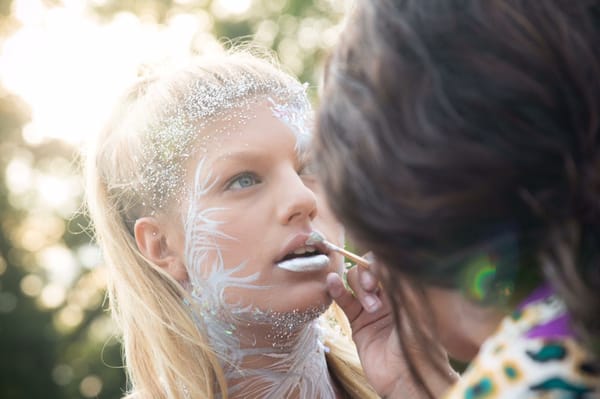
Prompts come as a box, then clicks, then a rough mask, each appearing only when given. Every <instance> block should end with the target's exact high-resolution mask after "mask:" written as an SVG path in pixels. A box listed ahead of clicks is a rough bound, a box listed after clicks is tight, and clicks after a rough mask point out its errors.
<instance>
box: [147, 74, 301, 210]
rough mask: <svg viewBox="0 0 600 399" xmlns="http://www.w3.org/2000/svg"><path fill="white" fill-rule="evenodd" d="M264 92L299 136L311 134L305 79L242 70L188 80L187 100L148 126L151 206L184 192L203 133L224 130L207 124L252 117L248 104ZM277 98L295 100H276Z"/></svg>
mask: <svg viewBox="0 0 600 399" xmlns="http://www.w3.org/2000/svg"><path fill="white" fill-rule="evenodd" d="M260 97H265V98H269V99H271V101H272V103H274V104H276V108H274V109H276V110H277V111H276V112H277V113H278V114H279V115H281V117H282V118H285V120H286V121H289V122H288V125H289V126H290V127H292V129H294V131H295V133H296V134H297V136H298V141H299V142H300V137H304V136H306V135H307V134H308V129H306V128H302V126H304V125H303V123H304V122H303V120H302V118H303V117H305V115H306V114H307V113H309V112H308V111H309V109H310V106H309V104H308V100H307V99H306V93H305V90H304V88H303V87H302V86H301V85H300V84H297V83H293V82H291V81H290V82H289V84H286V85H284V84H283V83H281V82H277V81H271V82H269V81H265V82H260V83H256V82H255V79H254V78H253V77H252V76H249V75H244V74H241V75H240V76H239V77H238V79H236V80H235V81H224V82H223V81H222V82H219V83H207V82H205V81H200V80H195V81H192V82H191V83H189V84H188V85H187V87H186V88H185V90H184V93H183V94H182V95H181V96H180V98H183V101H177V102H176V103H174V104H171V106H170V107H167V108H166V109H165V110H164V111H163V112H162V115H161V116H158V121H157V122H156V123H153V124H151V126H150V127H149V128H148V129H147V131H146V132H145V134H146V136H147V138H148V143H149V145H148V146H147V147H146V148H144V150H143V156H144V159H145V160H146V162H144V163H143V165H144V166H143V167H144V169H143V171H142V176H143V177H142V190H143V191H144V193H145V197H146V198H149V199H150V202H151V207H152V208H154V209H162V208H164V207H165V206H166V205H167V204H168V203H169V201H171V200H173V199H177V198H181V194H182V193H183V187H184V184H183V181H184V177H185V174H186V171H185V162H186V160H187V159H189V158H190V157H193V156H194V155H195V153H196V152H197V151H198V149H199V147H200V145H199V144H200V143H201V142H202V140H200V139H201V138H202V137H210V136H212V135H217V134H219V133H222V132H220V131H214V132H206V131H204V129H205V128H206V126H207V125H208V124H209V123H210V122H213V121H214V120H216V119H219V120H223V121H225V122H232V123H243V122H244V121H246V120H247V119H248V118H249V117H250V116H249V115H248V107H249V106H250V105H252V104H255V103H256V102H257V99H258V98H260ZM273 98H276V99H277V100H279V101H281V102H282V103H283V104H290V105H289V106H288V105H281V104H280V103H279V102H277V103H275V101H273V100H272V99H273ZM292 110H293V111H292ZM154 117H155V116H154Z"/></svg>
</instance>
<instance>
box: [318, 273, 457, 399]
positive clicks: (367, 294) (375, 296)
mask: <svg viewBox="0 0 600 399" xmlns="http://www.w3.org/2000/svg"><path fill="white" fill-rule="evenodd" d="M347 282H348V285H349V286H350V288H351V290H352V291H353V293H352V292H350V291H348V290H346V288H345V287H344V283H343V281H342V279H341V278H340V276H339V275H337V274H336V273H330V274H329V275H328V276H327V288H328V290H329V294H330V295H331V297H332V298H333V299H334V300H335V301H336V302H337V304H338V305H339V306H340V307H341V308H342V310H343V311H344V313H345V314H346V316H347V317H348V320H349V322H350V326H351V328H352V338H353V340H354V342H355V344H356V348H357V350H358V354H359V357H360V360H361V364H362V367H363V370H364V372H365V376H366V377H367V380H368V381H369V382H370V383H371V386H372V387H373V388H374V389H375V391H376V392H377V393H378V394H379V395H380V396H381V397H385V398H388V399H395V398H410V399H412V398H425V397H427V395H426V390H425V389H424V387H421V386H418V385H417V384H415V382H414V381H413V379H412V376H411V374H410V371H409V369H408V365H407V364H406V361H405V356H404V354H403V353H402V348H401V346H400V341H399V339H398V334H397V328H396V325H395V322H394V316H393V313H392V309H391V306H390V303H389V300H388V299H387V297H386V295H384V293H383V292H382V289H381V288H380V285H379V282H378V281H377V279H376V277H375V275H374V274H373V273H372V272H371V271H370V269H369V270H367V269H365V268H363V267H359V266H357V267H353V268H352V269H350V270H348V272H347ZM405 335H406V334H405ZM402 338H403V339H405V341H404V342H405V344H406V347H407V348H408V349H409V350H410V351H411V354H412V355H413V357H415V360H417V361H419V360H421V359H422V358H423V356H422V354H423V350H422V349H420V348H418V347H416V345H414V344H413V342H414V341H413V340H412V339H410V338H409V337H404V336H403V337H402ZM406 339H410V342H406ZM429 349H431V348H429ZM419 363H420V366H421V367H420V369H421V371H422V372H423V373H426V374H423V375H424V376H425V378H427V377H428V376H430V375H431V374H432V373H435V371H434V370H432V369H431V368H430V367H429V366H427V367H423V363H421V362H419ZM427 383H428V385H429V387H430V389H432V392H433V393H441V392H443V391H444V390H445V389H446V388H447V387H448V385H449V382H448V381H446V380H445V379H442V382H440V378H436V377H432V378H431V381H427ZM436 396H437V395H436Z"/></svg>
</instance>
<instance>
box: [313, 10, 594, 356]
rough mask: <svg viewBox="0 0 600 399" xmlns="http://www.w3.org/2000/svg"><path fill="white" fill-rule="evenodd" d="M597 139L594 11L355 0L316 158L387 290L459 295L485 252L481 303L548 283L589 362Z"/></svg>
mask: <svg viewBox="0 0 600 399" xmlns="http://www.w3.org/2000/svg"><path fill="white" fill-rule="evenodd" d="M599 129H600V1H598V0H578V1H570V0H563V1H561V0H555V1H550V0H548V1H526V0H506V1H500V0H490V1H481V0H396V1H392V0H359V1H358V4H357V8H356V10H355V12H354V14H353V16H352V18H351V19H350V20H349V21H348V23H347V26H346V28H345V30H344V31H342V33H341V36H340V43H339V44H338V46H337V47H336V48H335V50H334V52H333V54H332V56H331V59H330V60H329V63H328V65H327V71H326V77H325V85H324V90H323V97H322V105H321V107H320V110H319V113H318V118H317V130H318V134H317V137H316V149H317V153H316V160H317V164H318V167H319V172H320V174H321V177H322V179H323V183H324V186H325V188H326V190H327V194H328V197H329V202H330V204H331V206H332V208H333V210H334V212H335V213H336V214H337V216H338V217H339V218H340V219H341V220H342V221H343V223H344V224H345V225H346V227H347V228H348V231H349V233H350V235H351V237H352V238H353V239H354V240H355V241H356V242H357V243H358V244H359V245H361V246H364V248H368V249H370V250H372V251H373V253H374V254H375V256H376V258H377V259H378V260H379V261H381V263H382V264H384V265H385V266H386V267H385V271H386V273H387V274H389V279H388V280H387V290H388V293H390V294H391V293H394V294H396V292H397V291H398V290H399V289H398V287H399V284H398V281H400V277H402V279H407V278H408V279H410V280H411V281H414V282H415V283H418V284H424V285H428V284H433V285H436V286H443V287H450V288H456V289H464V288H465V287H463V286H461V284H465V282H464V280H465V278H466V277H465V276H467V275H468V270H466V269H467V268H468V265H469V264H471V263H472V262H470V260H472V259H473V258H476V257H477V256H479V254H481V253H484V254H485V253H490V252H493V253H494V254H495V257H496V258H497V259H498V260H497V265H496V266H497V267H496V275H495V276H494V278H492V279H490V281H489V283H488V284H487V286H486V287H484V288H485V291H486V294H485V295H484V297H483V298H479V299H481V300H482V301H488V302H492V303H498V302H501V301H502V298H501V296H502V295H503V294H506V293H509V294H511V295H512V297H513V298H512V299H514V296H515V292H518V291H519V290H520V289H521V288H523V287H524V285H526V283H527V282H531V281H532V278H533V282H534V283H536V284H539V283H541V282H542V281H543V280H545V281H548V282H549V283H550V284H551V285H552V286H553V287H554V289H555V290H556V291H557V292H558V294H559V295H560V296H561V297H562V298H563V299H564V300H565V302H566V304H567V307H568V310H569V312H570V315H571V317H572V319H573V323H574V327H575V329H576V331H577V333H578V335H579V336H580V337H581V339H582V340H583V341H584V342H585V344H586V345H588V346H589V348H590V349H591V350H592V351H593V353H595V354H596V357H597V358H598V356H599V355H600V344H599V339H600V316H599V315H600V295H599V294H598V293H599V292H600V152H599V151H600V148H599V147H600V140H599V133H600V130H599ZM524 276H528V277H527V278H525V277H524ZM531 276H533V277H531ZM536 279H537V280H536ZM468 284H470V283H467V285H468ZM395 291H396V292H395ZM502 293H503V294H502ZM396 310H397V309H396ZM408 313H410V312H408Z"/></svg>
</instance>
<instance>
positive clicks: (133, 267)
mask: <svg viewBox="0 0 600 399" xmlns="http://www.w3.org/2000/svg"><path fill="white" fill-rule="evenodd" d="M298 90H303V88H302V86H301V85H300V84H299V83H298V81H297V80H296V79H294V78H292V77H291V76H289V75H287V74H285V73H283V72H282V71H281V70H280V69H278V68H277V67H276V66H275V64H274V63H273V62H271V61H267V60H265V59H261V58H258V57H256V56H252V55H249V54H246V53H232V54H227V55H221V56H215V57H213V58H204V59H199V60H194V61H191V62H190V63H189V64H188V65H187V66H185V67H183V68H179V69H176V70H174V71H166V70H165V71H163V72H162V73H158V74H155V75H153V76H148V77H144V78H142V79H141V80H140V81H139V82H137V83H136V84H134V85H133V86H132V87H131V88H130V90H129V91H128V92H127V93H126V95H125V96H124V97H123V99H122V100H121V102H120V103H119V104H118V105H117V106H116V108H115V109H116V111H115V113H114V115H113V117H112V118H111V120H110V122H109V124H108V125H107V127H106V128H105V129H104V130H103V131H102V133H101V134H100V135H99V137H98V138H97V140H96V142H95V145H93V146H92V148H90V151H89V155H88V159H87V165H86V168H87V170H86V173H87V175H86V180H87V181H86V183H87V187H86V188H87V190H86V191H87V201H88V207H89V212H90V214H91V217H92V220H93V223H94V227H95V230H96V235H97V239H98V242H99V244H100V245H101V248H102V250H103V253H104V257H105V261H106V266H107V269H108V272H109V279H108V293H109V299H110V305H111V310H112V313H113V316H114V318H115V320H116V321H117V322H118V324H119V326H120V327H121V329H122V331H123V341H124V342H123V343H124V352H125V357H126V362H127V372H128V376H129V378H130V386H132V388H133V392H134V393H136V394H137V395H139V396H140V397H149V398H163V397H164V398H167V397H168V398H184V397H194V398H196V397H212V396H213V393H214V392H216V391H217V390H218V387H219V386H220V387H221V388H222V389H224V387H225V384H224V381H223V375H222V371H221V369H220V366H219V362H218V361H217V359H216V357H215V356H214V354H213V353H212V351H211V349H210V348H208V346H207V344H206V340H205V337H203V336H201V334H200V333H199V332H198V329H197V327H196V325H195V324H194V322H193V320H192V318H191V317H190V314H189V312H188V311H187V309H186V307H185V306H184V298H185V297H186V295H187V294H186V292H185V291H184V290H183V289H182V287H181V284H180V283H179V282H176V281H174V280H173V278H171V277H170V276H169V275H168V274H167V273H166V272H164V270H163V269H162V268H160V267H158V266H157V265H154V264H152V262H150V261H148V260H147V259H145V258H144V256H143V255H142V254H141V253H140V251H139V250H138V248H137V245H136V242H135V239H134V235H133V226H134V224H135V221H136V219H138V218H140V217H142V216H149V215H154V214H157V213H167V214H168V213H169V212H172V211H174V210H176V209H177V208H178V205H180V204H181V203H182V201H183V200H184V197H185V192H184V190H185V188H184V187H185V185H184V181H185V175H186V170H185V163H186V161H187V160H188V159H190V157H192V156H193V155H194V148H195V147H194V146H195V145H196V142H197V141H198V140H199V135H200V131H201V130H202V129H201V128H202V126H203V124H205V123H207V122H209V121H210V120H211V118H214V117H217V116H225V117H226V116H227V113H228V111H230V110H231V108H232V107H235V106H236V104H239V103H240V101H246V102H247V101H251V99H252V98H253V97H255V96H259V95H277V94H278V93H280V92H290V91H295V92H298Z"/></svg>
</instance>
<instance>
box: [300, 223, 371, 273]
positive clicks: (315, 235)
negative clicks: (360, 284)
mask: <svg viewBox="0 0 600 399" xmlns="http://www.w3.org/2000/svg"><path fill="white" fill-rule="evenodd" d="M317 243H322V244H323V245H325V247H327V249H329V250H330V251H335V252H339V253H340V254H342V255H344V256H345V257H346V258H348V259H350V260H351V261H353V262H355V263H356V264H357V265H360V266H362V267H365V268H369V266H370V265H371V262H369V261H368V260H366V259H365V258H363V257H361V256H358V255H356V254H354V253H352V252H350V251H347V250H345V249H344V248H341V247H338V246H337V245H335V244H332V243H330V242H329V241H327V240H326V239H325V237H323V235H322V234H321V233H319V232H317V231H313V232H312V233H310V236H309V237H308V239H307V240H306V245H314V244H317Z"/></svg>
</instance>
